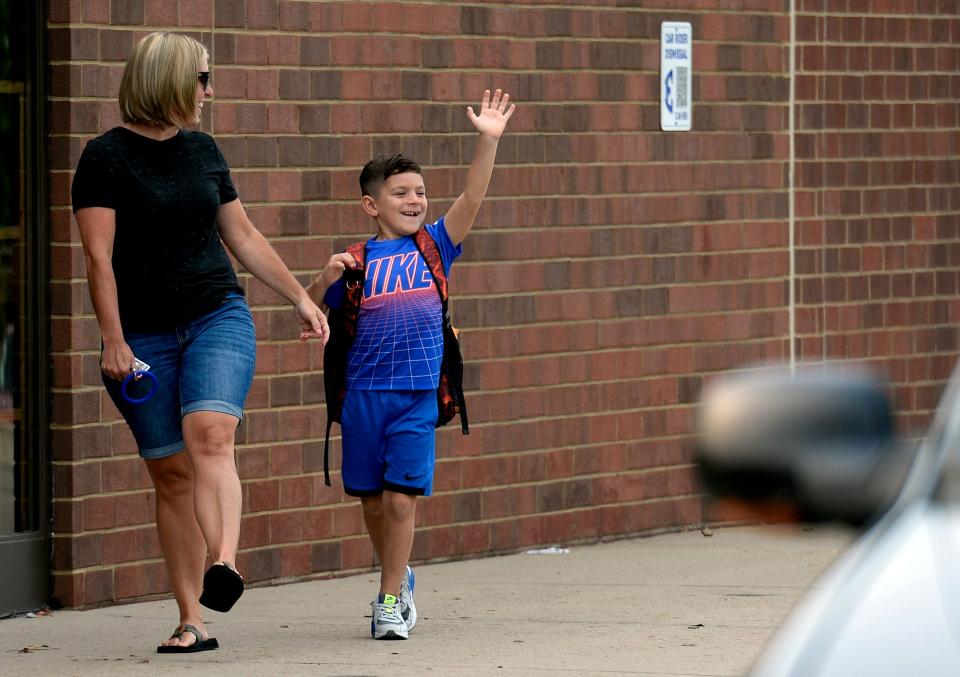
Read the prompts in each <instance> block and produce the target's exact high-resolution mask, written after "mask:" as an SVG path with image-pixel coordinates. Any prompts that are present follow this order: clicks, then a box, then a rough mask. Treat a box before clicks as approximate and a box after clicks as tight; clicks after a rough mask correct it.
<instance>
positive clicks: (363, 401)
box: [341, 390, 437, 496]
mask: <svg viewBox="0 0 960 677" xmlns="http://www.w3.org/2000/svg"><path fill="white" fill-rule="evenodd" d="M341 421H342V425H341V429H342V431H343V465H342V466H341V474H342V476H343V489H344V491H345V492H346V493H347V494H349V495H351V496H376V495H377V494H381V493H383V491H384V489H387V490H390V491H397V492H400V493H403V494H412V495H419V496H429V495H430V494H431V492H432V490H433V463H434V442H435V435H434V430H435V428H436V425H437V391H435V390H348V391H347V397H346V399H345V400H344V403H343V411H342V412H341Z"/></svg>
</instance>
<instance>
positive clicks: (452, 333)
mask: <svg viewBox="0 0 960 677" xmlns="http://www.w3.org/2000/svg"><path fill="white" fill-rule="evenodd" d="M413 241H414V243H415V244H416V245H417V250H418V251H419V252H420V256H422V257H423V260H424V261H426V263H427V268H429V269H430V274H431V275H432V276H433V283H434V286H436V288H437V293H439V294H440V302H441V304H442V306H443V330H444V331H443V333H444V340H446V337H448V336H449V337H450V338H451V340H453V341H456V340H457V338H456V336H457V332H456V329H454V328H453V323H452V322H451V320H450V303H449V300H450V297H449V296H448V294H447V272H446V270H445V269H444V267H443V256H441V254H440V249H439V248H438V247H437V243H436V242H434V240H433V237H432V236H431V235H430V233H428V232H427V229H426V228H424V227H423V226H421V227H420V229H419V230H417V232H416V233H414V236H413ZM459 352H460V351H459V348H457V354H458V361H459ZM443 354H444V359H446V357H447V351H446V349H444V353H443ZM450 382H451V386H452V387H453V395H454V397H456V401H457V403H458V404H459V409H460V412H459V413H460V429H461V431H462V432H463V434H464V435H468V434H469V433H470V425H469V424H468V422H467V406H466V401H465V400H464V397H463V379H462V375H461V376H460V377H455V378H451V379H450Z"/></svg>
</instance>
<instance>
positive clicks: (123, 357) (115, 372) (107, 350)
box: [100, 341, 133, 381]
mask: <svg viewBox="0 0 960 677" xmlns="http://www.w3.org/2000/svg"><path fill="white" fill-rule="evenodd" d="M100 370H101V371H102V372H103V373H104V374H106V375H107V376H109V377H110V378H112V379H114V380H115V381H122V380H123V379H125V378H126V377H127V375H128V374H130V373H132V372H133V351H132V350H130V346H128V345H127V342H126V341H117V342H106V341H105V342H104V344H103V351H102V352H101V353H100Z"/></svg>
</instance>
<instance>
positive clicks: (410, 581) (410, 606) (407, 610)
mask: <svg viewBox="0 0 960 677" xmlns="http://www.w3.org/2000/svg"><path fill="white" fill-rule="evenodd" d="M416 584H417V579H416V576H414V575H413V569H411V568H410V567H409V566H408V567H407V573H406V575H404V577H403V579H402V580H401V581H400V615H401V616H402V617H403V621H404V623H406V624H407V630H413V626H414V625H416V624H417V605H416V604H414V603H413V588H414V586H416Z"/></svg>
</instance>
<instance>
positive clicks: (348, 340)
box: [323, 242, 367, 487]
mask: <svg viewBox="0 0 960 677" xmlns="http://www.w3.org/2000/svg"><path fill="white" fill-rule="evenodd" d="M346 252H347V253H348V254H350V255H351V256H352V257H353V259H354V260H355V261H356V262H357V266H356V268H354V269H353V271H357V272H359V276H357V275H352V276H351V275H349V274H348V273H347V272H346V271H344V276H345V277H347V279H346V280H345V284H346V292H345V294H344V302H343V308H341V309H340V310H339V311H338V312H337V313H336V316H337V322H336V324H337V327H336V331H337V332H338V333H339V334H340V336H341V337H342V339H341V341H342V344H341V345H340V346H339V347H338V348H337V351H338V355H337V356H336V357H335V359H340V358H341V357H342V359H343V361H344V364H343V365H340V368H339V369H337V370H336V373H335V374H334V373H332V370H328V369H327V366H328V365H326V364H325V366H324V373H323V379H324V389H325V391H326V395H327V435H326V438H325V439H324V441H323V481H324V483H325V484H326V485H327V486H328V487H329V486H331V485H330V430H331V429H332V428H333V424H334V421H340V415H341V413H342V410H343V400H344V397H345V396H346V387H347V384H346V355H347V351H349V349H350V345H351V344H353V339H354V338H355V337H356V335H357V317H359V315H360V303H361V302H362V301H363V279H364V276H365V266H366V260H367V256H366V254H367V243H366V242H354V243H353V244H352V245H350V246H349V247H347V249H346ZM351 278H352V279H351ZM331 331H334V327H333V326H331ZM327 346H328V349H330V350H334V346H330V344H329V342H328V344H327ZM324 356H326V353H324ZM328 379H329V380H328Z"/></svg>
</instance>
